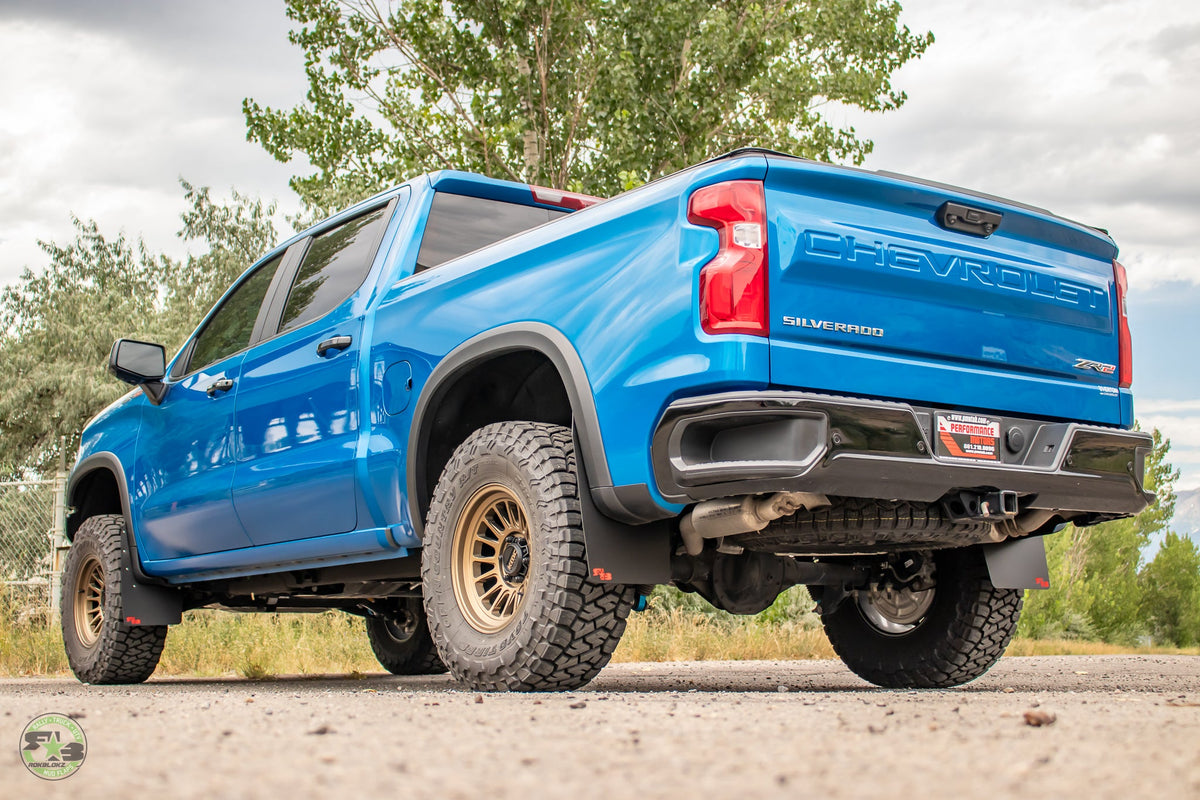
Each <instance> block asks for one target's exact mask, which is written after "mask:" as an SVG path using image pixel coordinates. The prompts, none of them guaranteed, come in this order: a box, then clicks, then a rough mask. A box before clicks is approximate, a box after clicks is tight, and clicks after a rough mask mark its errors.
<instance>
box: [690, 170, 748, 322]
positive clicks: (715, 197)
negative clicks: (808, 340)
mask: <svg viewBox="0 0 1200 800" xmlns="http://www.w3.org/2000/svg"><path fill="white" fill-rule="evenodd" d="M766 217H767V212H766V199H765V198H764V196H763V185H762V181H726V182H725V183H718V184H714V185H712V186H705V187H704V188H702V189H697V190H696V192H695V193H694V194H693V195H692V198H691V200H690V201H689V202H688V222H691V223H694V224H696V225H706V226H708V227H710V228H716V229H717V233H718V235H719V236H720V240H719V241H720V247H719V249H718V250H717V254H716V255H715V256H713V259H712V261H709V262H708V263H707V264H705V265H704V268H703V269H701V270H700V327H702V328H703V329H704V331H705V332H706V333H749V334H753V335H755V336H766V335H767V220H766Z"/></svg>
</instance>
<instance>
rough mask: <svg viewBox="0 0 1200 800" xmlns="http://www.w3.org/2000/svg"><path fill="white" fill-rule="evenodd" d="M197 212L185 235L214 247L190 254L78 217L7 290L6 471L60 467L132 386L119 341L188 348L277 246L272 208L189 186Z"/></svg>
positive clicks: (1, 342)
mask: <svg viewBox="0 0 1200 800" xmlns="http://www.w3.org/2000/svg"><path fill="white" fill-rule="evenodd" d="M183 188H184V192H185V198H186V199H187V200H188V202H189V203H190V204H191V207H190V208H189V209H188V211H187V212H186V213H184V215H183V228H182V230H181V231H180V234H179V235H180V236H181V237H183V238H184V239H185V240H188V241H197V242H203V243H206V244H207V246H208V247H207V250H206V251H205V252H203V253H202V254H200V255H193V256H189V257H188V258H186V259H184V260H182V261H180V260H175V259H170V258H167V257H165V256H162V255H158V254H154V253H151V252H150V251H149V250H148V249H147V248H146V246H145V245H144V243H143V242H141V241H140V240H138V241H137V242H132V241H130V240H129V239H127V238H126V237H125V235H124V234H118V235H117V236H116V237H107V236H105V235H104V234H103V233H101V231H100V230H99V228H98V227H97V225H96V223H95V222H91V221H89V222H84V221H81V220H79V219H76V218H72V222H73V223H74V226H75V238H74V240H73V241H71V242H70V243H68V244H66V245H60V244H55V243H51V242H41V243H40V245H41V248H42V250H43V251H45V253H46V255H47V256H48V258H49V264H48V266H47V267H46V268H45V269H44V270H42V271H39V272H35V271H33V270H31V269H28V268H26V269H25V270H24V272H23V273H22V275H21V277H20V279H19V280H18V281H17V282H16V283H15V284H13V285H11V286H8V287H5V288H4V289H3V291H2V292H0V359H3V362H4V364H5V369H6V377H7V380H6V381H5V382H4V384H3V385H2V386H0V474H3V475H4V476H7V477H21V476H25V475H29V474H48V473H52V472H53V471H54V469H55V465H56V463H57V461H58V458H59V453H60V452H62V450H63V446H62V443H63V442H64V441H65V445H66V448H65V449H66V453H68V454H69V453H70V452H72V451H73V450H74V449H75V447H76V446H77V444H78V441H79V432H80V431H81V430H82V428H83V425H84V423H85V422H86V421H87V420H88V419H89V418H90V417H91V416H93V415H94V414H96V413H97V412H98V411H100V410H101V409H102V408H104V406H106V405H107V404H108V403H110V402H112V401H113V400H115V399H116V398H117V397H120V396H121V395H122V394H123V393H124V392H125V391H127V390H128V388H129V387H128V386H126V385H124V384H122V383H119V382H118V381H117V380H116V379H115V378H113V377H112V376H111V375H110V374H109V373H108V371H107V369H106V367H107V364H108V353H109V349H110V348H111V347H112V343H113V342H114V341H115V340H116V339H118V338H121V337H129V338H135V339H143V340H146V341H156V342H162V343H163V344H165V345H166V346H167V347H168V349H174V348H178V347H179V346H180V345H181V344H182V343H183V341H184V340H185V339H186V338H187V335H188V334H189V333H190V332H191V330H192V329H193V328H194V326H195V325H196V323H197V322H198V321H199V319H200V317H201V315H203V314H204V312H205V311H206V310H207V309H208V308H209V307H211V306H212V304H213V303H214V302H216V300H217V299H218V298H219V297H220V295H221V294H222V293H223V292H224V291H225V289H226V288H227V287H228V286H229V284H230V283H232V281H233V280H234V278H236V277H237V276H238V275H239V274H240V273H241V272H242V271H243V270H245V268H246V267H248V266H249V265H250V263H251V262H252V261H254V259H256V258H258V256H259V255H261V254H262V253H263V252H264V251H266V250H267V249H268V248H269V247H271V246H272V244H273V243H274V241H275V238H276V233H275V228H274V225H273V223H272V221H271V217H272V216H273V215H274V211H275V209H274V206H265V205H264V204H263V203H262V202H261V201H257V200H250V199H248V198H245V197H242V196H240V195H238V194H237V193H234V197H233V203H232V204H231V205H223V204H220V203H216V202H214V201H213V200H212V198H211V197H210V195H209V191H208V189H207V188H194V187H192V186H190V185H189V184H187V183H184V184H183Z"/></svg>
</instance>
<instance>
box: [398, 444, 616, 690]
mask: <svg viewBox="0 0 1200 800" xmlns="http://www.w3.org/2000/svg"><path fill="white" fill-rule="evenodd" d="M579 491H580V489H579V484H578V478H577V477H576V470H575V449H574V445H573V442H572V438H571V432H570V431H569V430H568V429H567V428H564V427H561V426H558V425H549V424H544V423H534V422H503V423H497V424H494V425H488V426H486V427H484V428H480V429H479V430H477V431H476V432H475V433H473V434H472V435H471V436H470V437H469V438H468V439H467V440H466V441H465V442H463V443H462V444H461V445H460V446H459V447H458V449H457V450H456V451H455V452H454V455H453V457H452V458H451V459H450V462H449V463H448V464H447V465H446V468H445V470H443V472H442V477H441V479H440V480H439V481H438V485H437V488H436V490H435V491H434V495H433V502H432V503H431V504H430V509H429V518H428V521H427V523H426V525H425V546H424V553H423V558H422V567H421V571H422V581H423V585H424V595H425V609H426V613H427V617H428V620H429V628H430V632H431V634H432V636H433V640H434V642H436V643H437V647H438V651H439V652H440V654H441V657H442V661H443V662H444V663H445V664H446V666H447V667H449V669H450V672H451V673H452V674H453V675H454V677H455V678H457V679H458V680H459V681H461V682H463V683H465V684H467V685H469V686H470V687H471V688H473V689H478V690H484V691H495V690H501V691H503V690H509V691H513V690H515V691H547V690H564V689H575V688H578V687H580V686H583V685H584V684H586V683H587V682H588V681H590V680H591V679H592V678H593V677H595V676H596V674H597V673H598V672H599V671H600V670H601V668H603V667H604V665H605V664H607V663H608V660H609V658H610V657H611V656H612V652H613V650H614V649H616V646H617V642H618V641H620V638H621V634H622V633H623V632H624V630H625V619H626V617H627V616H628V614H629V611H630V609H631V608H632V606H633V602H634V599H635V589H634V587H631V586H620V585H617V586H614V585H612V584H605V583H602V582H599V581H596V580H594V579H592V578H591V577H589V575H588V571H587V560H586V558H585V555H584V538H583V527H582V515H581V512H580V507H579V494H578V493H579ZM584 491H586V489H585V490H584Z"/></svg>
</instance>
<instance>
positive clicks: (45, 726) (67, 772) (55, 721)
mask: <svg viewBox="0 0 1200 800" xmlns="http://www.w3.org/2000/svg"><path fill="white" fill-rule="evenodd" d="M86 757H87V738H86V737H85V736H84V735H83V728H81V727H79V723H78V722H76V721H75V720H73V719H71V718H70V717H68V716H67V715H66V714H42V715H41V716H40V717H38V718H37V719H34V720H33V721H31V722H30V723H29V724H28V725H26V726H25V730H23V731H21V761H22V763H24V764H25V767H26V768H27V769H28V770H29V771H30V772H32V773H33V774H34V775H37V776H38V777H39V778H44V779H45V780H48V781H58V780H62V779H63V778H67V777H70V776H71V775H74V774H75V773H76V772H77V771H78V770H79V768H80V767H81V766H83V759H84V758H86Z"/></svg>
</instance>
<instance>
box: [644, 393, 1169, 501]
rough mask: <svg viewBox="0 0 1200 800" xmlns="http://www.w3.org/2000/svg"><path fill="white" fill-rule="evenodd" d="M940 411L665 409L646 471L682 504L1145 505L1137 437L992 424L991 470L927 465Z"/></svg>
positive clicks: (746, 402) (730, 403)
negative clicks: (804, 494) (814, 500)
mask: <svg viewBox="0 0 1200 800" xmlns="http://www.w3.org/2000/svg"><path fill="white" fill-rule="evenodd" d="M938 411H939V409H935V408H926V407H918V406H911V405H908V404H905V403H893V402H885V401H878V400H864V399H861V398H851V397H837V396H832V395H821V394H813V393H806V392H784V391H762V392H730V393H724V394H716V395H708V396H703V397H692V398H686V399H683V400H679V401H676V402H675V403H672V404H671V405H670V406H669V407H668V408H667V410H666V411H665V412H664V414H663V416H662V419H661V420H660V421H659V424H658V426H657V428H656V429H655V433H654V439H653V444H652V449H651V453H652V460H653V467H654V475H655V480H656V482H657V484H658V489H659V491H660V492H662V494H663V496H664V498H665V499H667V500H670V501H672V502H676V503H692V502H696V501H699V500H707V499H710V498H714V497H727V496H731V495H738V494H758V493H762V492H772V491H784V490H797V491H808V492H817V493H821V494H828V495H837V496H845V497H875V498H883V499H889V500H892V499H894V500H909V501H923V502H933V501H935V500H939V499H941V498H942V497H944V496H946V495H947V494H948V493H949V492H951V491H957V490H967V489H988V490H1010V491H1015V492H1017V493H1018V494H1019V495H1021V500H1020V507H1021V509H1022V510H1025V509H1027V508H1043V509H1053V510H1058V511H1070V512H1079V513H1080V514H1097V515H1112V516H1126V515H1131V514H1136V513H1137V512H1139V511H1141V510H1142V509H1143V508H1145V507H1146V505H1147V503H1148V502H1149V501H1150V500H1152V499H1153V495H1151V494H1149V493H1147V492H1146V491H1145V490H1144V489H1143V486H1142V479H1143V474H1144V471H1145V460H1146V455H1147V454H1148V453H1149V452H1150V449H1151V445H1152V440H1151V438H1150V436H1149V435H1147V434H1145V433H1141V432H1138V431H1126V430H1119V429H1116V428H1104V427H1099V426H1094V425H1081V424H1078V423H1068V422H1045V421H1041V420H1031V419H1024V418H1017V417H1005V416H1002V415H988V416H990V417H992V418H995V419H999V420H1000V423H1001V428H1000V430H1001V436H1002V438H1003V437H1005V436H1006V434H1007V432H1008V431H1010V430H1019V431H1020V434H1019V435H1014V436H1013V437H1012V438H1013V440H1017V439H1019V440H1021V441H1020V442H1019V445H1020V446H1008V445H1007V444H1006V443H1003V442H1002V443H1001V445H1000V460H999V461H994V462H987V463H974V462H970V461H968V460H966V459H957V458H949V457H941V456H937V455H934V452H935V451H934V446H933V444H934V442H933V431H934V424H935V422H934V420H935V415H936V413H937V412H938Z"/></svg>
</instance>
